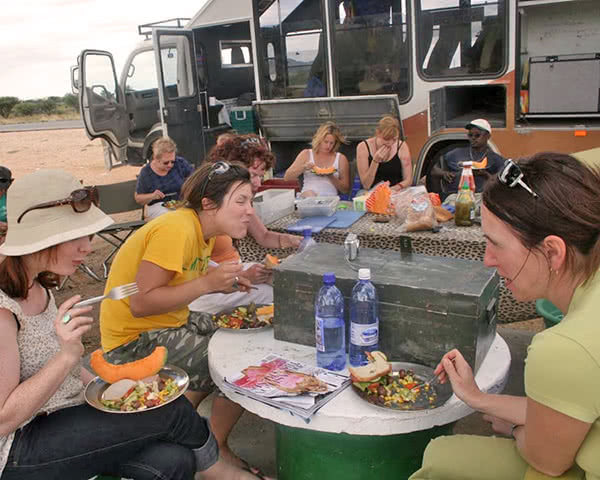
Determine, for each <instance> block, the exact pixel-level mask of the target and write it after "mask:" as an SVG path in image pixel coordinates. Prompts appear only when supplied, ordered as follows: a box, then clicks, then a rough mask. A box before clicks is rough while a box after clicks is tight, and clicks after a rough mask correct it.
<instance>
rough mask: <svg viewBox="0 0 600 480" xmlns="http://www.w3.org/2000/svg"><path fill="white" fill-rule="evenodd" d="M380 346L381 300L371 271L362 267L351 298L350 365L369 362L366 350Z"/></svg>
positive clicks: (354, 365) (370, 350) (369, 350)
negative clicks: (373, 282)
mask: <svg viewBox="0 0 600 480" xmlns="http://www.w3.org/2000/svg"><path fill="white" fill-rule="evenodd" d="M378 348H379V301H378V299H377V291H376V290H375V286H374V285H373V284H372V283H371V271H370V270H369V269H368V268H361V269H360V270H359V271H358V282H357V283H356V285H354V288H353V289H352V298H351V299H350V349H349V353H350V356H349V358H350V365H352V366H353V367H358V366H360V365H366V364H367V363H368V359H367V355H366V352H372V351H374V350H377V349H378Z"/></svg>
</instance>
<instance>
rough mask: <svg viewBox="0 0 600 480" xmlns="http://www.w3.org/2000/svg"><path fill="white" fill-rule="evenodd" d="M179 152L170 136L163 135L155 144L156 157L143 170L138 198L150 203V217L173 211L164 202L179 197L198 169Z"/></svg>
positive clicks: (143, 202) (148, 205)
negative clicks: (185, 183) (184, 184)
mask: <svg viewBox="0 0 600 480" xmlns="http://www.w3.org/2000/svg"><path fill="white" fill-rule="evenodd" d="M176 152H177V146H176V145H175V142H174V141H173V140H171V139H170V138H169V137H161V138H159V139H158V140H156V141H155V142H154V143H153V144H152V160H151V161H150V163H148V164H146V165H144V166H143V167H142V169H141V170H140V174H139V176H138V179H137V185H136V188H135V201H136V202H137V203H139V204H140V205H147V207H146V215H147V217H148V218H149V219H153V218H156V217H158V216H159V215H162V214H163V213H166V212H168V211H169V209H168V208H167V207H165V206H164V203H165V202H167V201H169V200H179V191H180V190H181V186H182V185H183V182H184V181H185V179H186V178H187V177H188V176H189V175H190V174H191V173H192V172H193V171H194V167H192V166H191V165H190V164H189V163H188V161H187V160H186V159H185V158H183V157H180V156H178V155H176Z"/></svg>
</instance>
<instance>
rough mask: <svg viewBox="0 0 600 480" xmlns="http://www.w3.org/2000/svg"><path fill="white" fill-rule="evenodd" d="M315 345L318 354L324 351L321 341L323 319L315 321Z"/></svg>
mask: <svg viewBox="0 0 600 480" xmlns="http://www.w3.org/2000/svg"><path fill="white" fill-rule="evenodd" d="M315 343H316V346H317V351H318V352H324V351H325V342H324V341H323V319H322V318H316V319H315Z"/></svg>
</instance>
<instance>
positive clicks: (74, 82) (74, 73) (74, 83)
mask: <svg viewBox="0 0 600 480" xmlns="http://www.w3.org/2000/svg"><path fill="white" fill-rule="evenodd" d="M80 87H81V83H80V78H79V66H78V65H73V66H72V67H71V91H72V92H73V93H74V94H75V95H77V94H78V93H79V89H80Z"/></svg>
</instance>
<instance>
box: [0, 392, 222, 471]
mask: <svg viewBox="0 0 600 480" xmlns="http://www.w3.org/2000/svg"><path fill="white" fill-rule="evenodd" d="M218 456H219V451H218V446H217V443H216V441H215V439H214V437H213V435H212V433H211V432H210V429H209V427H208V423H207V421H206V419H204V418H202V417H201V416H199V415H198V414H197V413H196V411H195V410H194V408H193V407H192V405H191V404H190V403H189V401H188V400H187V399H186V398H185V397H183V396H182V397H180V398H178V399H177V400H175V401H174V402H172V403H170V404H168V405H165V406H164V407H161V408H157V409H155V410H150V411H147V412H140V413H130V414H118V413H105V412H101V411H99V410H96V409H94V408H92V407H90V406H88V405H80V406H77V407H70V408H65V409H63V410H59V411H57V412H54V413H51V414H50V415H40V416H38V417H36V418H35V419H34V420H33V421H32V422H31V423H29V424H27V425H26V426H25V427H23V428H22V429H20V430H18V431H17V432H16V434H15V439H14V441H13V444H12V447H11V450H10V454H9V457H8V462H7V464H6V467H5V469H4V471H3V472H2V475H1V476H0V479H1V480H17V479H18V480H38V479H40V480H41V479H44V480H51V479H57V480H58V479H61V480H65V479H69V480H78V479H82V480H86V479H89V478H91V477H93V476H94V475H96V474H105V475H114V476H122V477H126V478H133V479H135V480H150V479H160V480H184V479H185V480H192V479H193V478H194V473H195V472H197V471H203V470H206V469H207V468H209V467H211V466H212V465H213V464H214V463H216V462H217V460H218Z"/></svg>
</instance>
